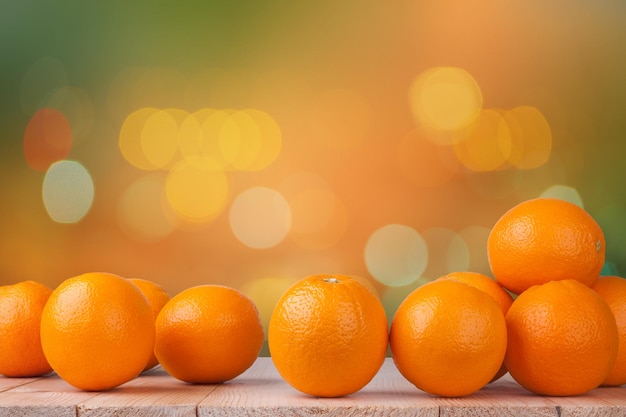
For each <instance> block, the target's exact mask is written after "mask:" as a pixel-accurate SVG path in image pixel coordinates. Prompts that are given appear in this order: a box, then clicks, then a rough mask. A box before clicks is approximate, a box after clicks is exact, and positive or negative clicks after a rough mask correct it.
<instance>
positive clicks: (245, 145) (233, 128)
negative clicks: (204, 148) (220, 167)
mask: <svg viewBox="0 0 626 417" xmlns="http://www.w3.org/2000/svg"><path fill="white" fill-rule="evenodd" d="M218 143H219V149H220V152H221V153H222V156H223V158H224V160H225V161H227V162H228V164H229V166H231V167H232V168H233V169H236V170H245V169H247V168H248V167H249V166H251V165H252V164H253V163H254V161H255V160H256V159H257V157H258V156H259V154H260V153H261V146H262V144H261V132H260V130H259V127H258V126H257V124H256V123H255V122H254V120H253V119H252V118H251V117H250V116H249V115H248V114H247V113H246V112H245V111H236V112H233V113H232V114H230V115H228V117H227V118H226V119H225V120H224V121H223V123H222V126H221V127H220V130H219V142H218Z"/></svg>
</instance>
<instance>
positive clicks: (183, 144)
mask: <svg viewBox="0 0 626 417" xmlns="http://www.w3.org/2000/svg"><path fill="white" fill-rule="evenodd" d="M214 112H215V110H214V109H209V108H204V109H200V110H198V111H196V112H194V113H191V114H190V115H189V116H188V117H187V118H185V120H183V122H182V124H181V125H180V128H179V130H178V148H179V150H180V153H181V155H182V156H183V158H187V159H188V160H189V161H194V160H197V159H198V158H200V160H202V159H203V157H204V155H203V153H202V143H203V140H204V139H203V130H202V126H203V125H204V122H205V120H206V119H207V118H208V117H209V116H211V114H213V113H214Z"/></svg>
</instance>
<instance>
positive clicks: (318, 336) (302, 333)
mask: <svg viewBox="0 0 626 417" xmlns="http://www.w3.org/2000/svg"><path fill="white" fill-rule="evenodd" d="M387 329H388V324H387V317H386V315H385V310H384V309H383V306H382V304H381V303H380V301H379V300H378V298H377V297H376V296H375V295H374V294H373V293H372V292H371V291H370V290H369V289H368V288H367V287H366V286H365V285H363V284H361V283H360V282H358V281H357V280H355V279H353V278H351V277H348V276H345V275H326V274H320V275H313V276H310V277H307V278H304V279H301V280H300V281H298V282H296V283H295V284H294V285H293V286H291V287H290V288H289V289H288V290H287V291H286V292H285V293H284V294H283V296H282V297H281V298H280V300H279V301H278V303H277V305H276V307H275V309H274V312H273V313H272V317H271V319H270V324H269V332H268V344H269V350H270V354H271V356H272V360H273V362H274V365H275V366H276V369H277V370H278V372H279V373H280V375H281V376H282V378H283V379H284V380H285V381H286V382H287V383H288V384H290V385H291V386H292V387H293V388H295V389H297V390H299V391H301V392H304V393H306V394H309V395H314V396H317V397H340V396H344V395H349V394H352V393H354V392H356V391H358V390H360V389H361V388H363V387H364V386H365V385H366V384H367V383H368V382H369V381H370V380H371V379H372V378H373V377H374V375H375V374H376V373H377V372H378V370H379V369H380V367H381V366H382V363H383V361H384V358H385V354H386V352H387V346H388V331H387Z"/></svg>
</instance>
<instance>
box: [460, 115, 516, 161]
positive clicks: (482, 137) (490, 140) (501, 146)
mask: <svg viewBox="0 0 626 417" xmlns="http://www.w3.org/2000/svg"><path fill="white" fill-rule="evenodd" d="M458 138H459V139H458V141H456V143H455V144H454V151H455V152H456V155H457V157H458V158H459V161H461V163H462V164H463V165H465V166H466V167H467V168H469V169H471V170H472V171H479V172H480V171H493V170H495V169H497V168H499V167H500V166H502V165H503V164H504V163H505V162H506V160H507V157H508V156H509V154H510V152H511V133H510V132H509V130H508V127H507V124H506V123H504V122H503V118H502V115H501V114H500V112H499V111H496V110H482V111H481V112H480V115H479V117H478V118H477V119H476V120H475V121H474V122H473V123H472V124H471V125H470V126H468V127H467V128H465V129H463V130H461V131H459V133H458Z"/></svg>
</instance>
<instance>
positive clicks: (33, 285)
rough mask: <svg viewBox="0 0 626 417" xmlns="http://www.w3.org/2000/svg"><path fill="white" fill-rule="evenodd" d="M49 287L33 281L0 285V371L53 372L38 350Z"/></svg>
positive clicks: (17, 374)
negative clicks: (42, 315)
mask: <svg viewBox="0 0 626 417" xmlns="http://www.w3.org/2000/svg"><path fill="white" fill-rule="evenodd" d="M51 292H52V290H51V289H50V288H48V287H46V286H45V285H43V284H41V283H39V282H35V281H23V282H19V283H17V284H13V285H3V286H0V341H1V342H0V374H2V375H5V376H8V377H29V376H39V375H44V374H47V373H48V372H51V371H52V368H51V367H50V364H48V361H47V360H46V357H45V356H44V354H43V350H42V349H41V339H40V336H39V328H40V322H41V311H42V310H43V306H44V304H46V301H47V300H48V297H50V293H51Z"/></svg>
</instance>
